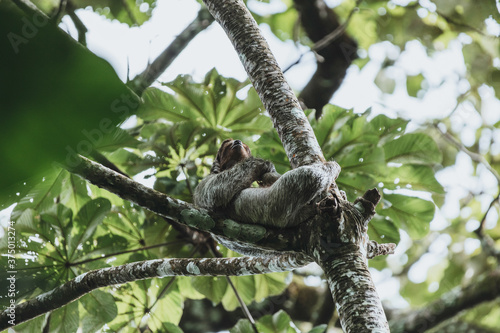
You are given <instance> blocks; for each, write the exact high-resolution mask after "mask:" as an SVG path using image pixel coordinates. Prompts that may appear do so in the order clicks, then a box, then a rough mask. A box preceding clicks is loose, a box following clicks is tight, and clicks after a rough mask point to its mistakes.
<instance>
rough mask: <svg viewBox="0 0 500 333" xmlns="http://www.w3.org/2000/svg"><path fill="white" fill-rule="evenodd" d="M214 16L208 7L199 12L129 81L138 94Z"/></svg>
mask: <svg viewBox="0 0 500 333" xmlns="http://www.w3.org/2000/svg"><path fill="white" fill-rule="evenodd" d="M213 21H214V19H213V17H212V16H211V15H210V13H209V12H208V10H207V9H206V8H202V9H201V10H200V11H199V12H198V16H197V17H196V18H195V19H194V21H193V22H191V23H190V24H189V25H188V26H187V27H186V29H184V30H183V31H182V32H181V33H180V34H179V35H178V36H177V37H176V38H175V39H174V41H173V42H172V43H171V44H170V45H169V46H168V47H167V48H166V49H165V50H164V51H163V52H162V53H161V54H160V55H159V56H158V58H156V59H155V60H154V61H153V62H152V63H150V64H148V66H147V67H146V69H145V70H144V71H143V72H142V73H141V74H138V75H137V76H136V77H135V78H134V79H133V80H131V81H130V82H129V83H128V86H129V87H130V88H131V89H132V90H133V91H134V92H135V93H136V94H137V95H139V96H140V95H141V94H142V92H143V91H144V89H146V88H147V87H149V86H150V85H151V84H152V83H153V82H154V81H155V80H156V79H157V78H158V77H159V76H160V75H161V74H162V73H163V72H164V71H165V69H166V68H167V67H168V66H170V64H171V63H172V62H173V61H174V60H175V58H177V56H178V55H179V54H180V53H181V52H182V50H184V48H185V47H186V46H187V45H188V44H189V42H190V41H191V40H192V39H193V38H194V37H195V36H196V35H197V34H198V33H200V32H201V31H203V30H205V29H206V28H207V27H208V26H209V25H210V24H212V22H213Z"/></svg>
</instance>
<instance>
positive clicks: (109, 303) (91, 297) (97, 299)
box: [79, 290, 118, 326]
mask: <svg viewBox="0 0 500 333" xmlns="http://www.w3.org/2000/svg"><path fill="white" fill-rule="evenodd" d="M79 301H80V302H81V303H82V305H83V307H84V308H85V310H86V311H87V312H88V313H89V314H90V315H91V316H92V317H93V318H98V319H99V320H100V321H101V323H102V325H101V326H103V325H104V324H105V323H107V322H110V321H111V320H113V319H114V318H115V317H116V315H117V313H118V310H117V307H116V303H115V299H114V297H113V295H111V294H110V293H107V292H104V291H101V290H94V291H92V292H91V293H90V294H87V295H85V296H84V297H82V298H80V300H79Z"/></svg>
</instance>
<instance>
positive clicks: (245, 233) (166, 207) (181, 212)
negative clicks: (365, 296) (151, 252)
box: [69, 157, 312, 261]
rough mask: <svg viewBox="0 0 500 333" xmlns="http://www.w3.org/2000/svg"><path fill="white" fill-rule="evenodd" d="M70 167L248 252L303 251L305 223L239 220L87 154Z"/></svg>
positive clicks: (119, 192) (125, 197) (172, 217)
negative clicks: (284, 224)
mask: <svg viewBox="0 0 500 333" xmlns="http://www.w3.org/2000/svg"><path fill="white" fill-rule="evenodd" d="M69 170H70V171H71V172H73V173H74V174H77V175H79V176H81V177H83V178H84V179H85V180H87V181H89V182H90V183H92V184H94V185H96V186H99V187H101V188H104V189H106V190H108V191H110V192H112V193H114V194H116V195H118V196H119V197H121V198H122V199H125V200H128V201H131V202H134V203H136V204H138V205H139V206H141V207H144V208H146V209H149V210H150V211H152V212H154V213H156V214H158V215H160V216H162V217H165V218H168V219H171V220H173V221H175V222H178V223H181V224H183V225H187V226H189V227H192V228H195V229H197V230H202V231H208V232H210V233H212V234H213V235H215V236H216V237H217V240H218V241H220V242H221V243H223V244H224V245H226V246H227V247H229V248H231V249H232V250H234V251H237V252H239V253H242V254H246V255H252V256H256V255H257V256H259V255H266V256H268V255H277V254H283V253H284V252H285V251H300V249H301V248H302V247H303V246H302V238H301V235H302V233H307V228H309V226H308V224H306V223H304V224H303V225H300V226H299V228H300V229H299V231H300V232H297V230H296V229H292V228H284V229H281V228H265V227H263V226H261V225H256V224H244V223H238V222H236V221H233V220H229V219H227V218H224V217H223V216H222V215H217V214H214V213H213V212H208V211H206V210H204V209H200V208H198V207H196V206H194V205H192V204H189V203H186V202H184V201H182V200H177V199H174V198H170V197H169V196H167V195H165V194H164V193H161V192H158V191H156V190H153V189H151V188H149V187H147V186H144V185H142V184H140V183H137V182H135V181H134V180H132V179H130V178H127V177H125V176H123V175H121V174H119V173H117V172H115V171H113V170H111V169H108V168H105V167H103V166H101V165H99V164H97V163H95V162H92V161H90V160H88V159H86V158H85V157H80V163H79V164H78V165H77V166H75V167H72V168H69ZM278 251H279V252H278ZM295 255H296V256H297V258H301V259H302V260H306V257H307V256H306V255H304V254H302V253H295ZM309 261H312V260H309Z"/></svg>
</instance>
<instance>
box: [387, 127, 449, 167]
mask: <svg viewBox="0 0 500 333" xmlns="http://www.w3.org/2000/svg"><path fill="white" fill-rule="evenodd" d="M384 151H385V159H386V161H387V162H395V163H403V164H410V163H413V164H435V163H440V162H441V158H442V156H441V152H440V151H439V148H438V146H437V145H436V142H435V141H434V140H433V139H432V138H431V137H430V136H428V135H426V134H423V133H412V134H405V135H403V136H401V137H399V138H397V139H395V140H393V141H389V142H387V143H386V144H385V145H384Z"/></svg>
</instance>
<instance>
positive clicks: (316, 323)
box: [0, 0, 500, 332]
mask: <svg viewBox="0 0 500 333" xmlns="http://www.w3.org/2000/svg"><path fill="white" fill-rule="evenodd" d="M186 3H187V1H186ZM311 3H313V2H310V1H304V0H294V1H292V0H271V1H256V0H248V1H246V4H247V6H248V8H249V9H250V12H251V14H252V16H253V18H254V19H255V20H256V22H257V23H258V24H259V27H260V28H261V30H262V31H263V32H264V34H267V35H266V38H267V39H269V40H270V41H271V42H272V43H271V42H270V43H271V46H272V47H271V50H272V51H273V52H274V46H276V49H277V50H276V51H277V52H276V53H279V54H280V56H279V57H278V58H279V59H278V60H279V61H280V66H281V68H282V69H283V70H284V71H285V76H286V78H287V79H288V80H289V81H290V82H293V84H292V88H293V89H294V90H295V92H296V94H297V96H298V99H299V101H300V102H301V103H302V107H303V108H304V114H305V117H306V118H307V120H308V122H309V123H310V125H311V128H312V130H313V134H314V136H315V137H316V139H317V141H318V145H319V147H320V148H321V151H322V154H323V156H324V158H325V159H326V160H327V161H336V162H337V163H338V164H339V165H340V167H341V169H342V171H341V173H340V175H339V177H338V178H337V180H336V184H337V186H338V188H339V189H340V190H342V191H344V192H345V194H346V198H347V199H348V200H349V201H351V202H354V201H355V200H356V198H358V197H361V196H363V194H364V193H365V192H366V191H367V190H369V189H372V188H376V189H378V191H379V192H380V193H381V195H382V197H381V200H380V202H379V203H378V205H377V206H376V208H375V211H374V216H373V218H372V220H371V222H370V224H369V227H368V236H369V239H370V240H371V241H376V242H378V243H380V244H383V243H395V244H397V245H398V246H397V248H396V251H395V254H392V255H388V256H386V255H383V256H377V257H375V258H373V259H370V260H369V261H368V266H369V267H370V273H371V275H372V277H373V280H374V282H375V286H376V288H377V291H378V294H379V295H380V298H381V301H382V305H383V308H384V311H385V315H386V316H387V319H388V322H389V327H390V329H391V332H470V331H472V330H476V331H478V332H494V331H495V330H496V329H498V327H500V319H499V318H500V306H499V305H500V303H499V295H500V270H499V267H498V265H499V259H500V226H499V223H498V221H499V210H500V208H499V206H500V205H499V195H500V190H499V186H500V176H499V172H500V112H499V111H498V110H500V101H499V98H500V39H499V35H500V14H499V11H500V4H499V3H498V1H493V0H491V1H486V0H484V1H472V0H460V1H452V2H450V1H440V0H436V1H353V0H345V1H316V2H314V3H315V4H311ZM176 6H180V7H183V6H186V8H189V10H188V9H183V10H179V9H178V8H175V7H176ZM168 11H170V12H175V13H179V14H177V15H180V14H183V15H186V16H187V15H189V17H191V19H192V22H191V23H188V24H187V25H183V26H180V25H179V26H178V27H176V29H177V30H175V31H174V29H172V31H169V30H168V29H163V30H162V29H160V30H158V31H155V32H154V34H150V35H147V34H146V33H144V35H143V36H147V38H150V40H154V38H155V37H154V36H157V35H168V36H171V39H170V40H169V41H168V42H166V43H165V45H162V52H157V53H155V54H152V52H151V51H150V50H148V49H144V50H141V54H143V56H144V57H145V58H144V59H148V61H147V63H146V62H144V63H143V66H142V68H139V69H137V68H136V67H137V66H135V65H134V62H133V61H134V60H133V59H132V56H131V60H130V64H123V63H122V62H120V61H118V60H116V59H119V58H120V57H121V56H123V57H125V56H124V55H120V54H118V52H117V51H115V54H113V53H112V52H111V51H109V50H108V51H106V52H109V53H108V54H107V56H103V57H104V58H106V60H104V59H103V58H101V57H100V56H98V55H96V54H99V55H101V56H102V54H106V52H104V51H103V50H104V48H103V49H101V50H100V49H99V47H97V46H96V45H100V44H99V42H96V41H98V40H99V38H101V39H102V40H104V41H105V42H106V38H113V37H107V36H108V35H106V34H105V32H106V31H105V30H104V27H109V28H110V30H112V29H111V28H112V27H114V26H118V25H119V26H120V29H123V31H127V33H132V32H135V31H147V29H148V24H150V25H153V24H158V23H155V22H158V20H160V21H161V18H162V15H167V14H165V12H168ZM177 11H179V12H177ZM0 15H1V17H2V19H1V20H0V34H1V36H2V39H1V41H0V49H1V50H2V52H0V105H1V107H0V110H1V116H2V121H0V129H1V130H2V133H3V139H2V140H1V143H0V153H1V154H2V156H3V161H4V163H2V165H1V166H0V209H1V211H0V223H1V224H2V230H1V231H0V235H2V236H1V238H0V254H2V256H1V257H0V262H1V267H5V268H6V269H2V270H1V272H0V280H1V281H8V283H5V284H4V283H3V282H2V284H1V286H2V290H1V291H0V296H1V297H0V305H1V306H2V308H1V309H2V310H3V309H4V308H6V309H8V307H9V305H10V304H11V300H12V299H14V300H15V303H16V304H18V303H20V302H22V301H25V300H31V299H35V297H37V296H39V295H41V294H43V293H46V292H49V291H51V290H54V289H55V288H58V287H61V286H63V285H64V284H65V283H68V281H70V282H71V281H75V280H74V279H75V278H76V277H77V276H81V274H84V273H87V272H90V271H92V270H103V269H112V268H113V267H118V266H120V265H127V264H133V263H136V262H141V261H144V260H148V261H149V260H163V259H166V260H169V259H173V260H176V259H177V258H185V259H190V258H192V259H201V258H215V259H217V258H218V259H222V258H231V259H232V258H238V257H240V254H238V253H236V252H235V251H232V250H230V249H228V248H226V247H225V246H222V245H220V244H217V243H216V238H214V237H213V234H211V233H210V232H208V231H210V228H208V227H206V225H203V224H196V225H194V224H193V225H186V224H179V223H178V221H177V220H176V219H174V218H168V217H166V216H165V215H162V214H159V213H158V211H155V210H154V209H152V208H151V207H152V206H148V204H147V201H148V200H146V199H144V202H146V204H141V203H138V201H135V203H134V202H132V201H133V200H132V201H131V200H130V199H129V200H127V199H124V198H123V196H122V195H121V194H120V193H121V192H120V191H123V189H119V184H118V183H113V179H114V178H112V177H114V176H112V175H114V174H120V175H122V176H124V178H127V179H129V180H130V181H136V182H137V183H142V184H146V185H147V186H149V187H151V188H152V189H154V190H156V191H158V192H161V193H163V194H164V195H166V197H168V198H169V199H168V200H171V201H168V202H169V204H170V202H173V203H175V204H178V205H179V207H192V206H189V205H190V204H191V203H192V202H193V200H192V195H193V191H194V189H195V188H196V186H197V184H198V183H199V182H200V180H201V179H203V178H204V177H205V176H207V175H208V174H209V173H210V168H211V166H212V163H213V160H214V157H215V154H216V153H217V150H218V148H219V146H220V144H221V142H222V141H223V140H225V139H228V138H234V139H239V140H242V141H243V142H245V143H246V144H248V146H249V147H250V149H251V150H252V152H253V153H254V155H255V156H257V157H259V158H262V159H266V160H269V161H271V162H272V163H273V164H274V166H275V167H276V170H277V171H278V172H279V173H281V174H283V173H285V172H287V171H289V170H290V169H291V165H290V162H291V161H290V159H289V156H287V153H288V152H287V151H286V150H285V149H284V147H283V143H282V140H280V136H279V134H278V132H277V131H276V129H275V128H274V127H273V121H275V120H274V118H273V116H272V115H270V114H269V110H268V108H266V107H264V105H263V103H262V100H261V97H259V96H260V95H259V93H260V92H259V91H258V90H256V88H254V87H253V86H252V84H251V82H250V80H248V79H247V78H246V77H245V78H241V77H234V76H233V75H231V74H230V73H228V72H227V69H224V66H222V67H221V65H220V64H218V65H217V66H216V65H215V64H211V63H209V60H207V59H211V58H210V56H209V55H208V54H210V53H212V52H213V53H214V54H217V52H221V50H225V49H224V47H225V46H224V45H223V42H221V41H220V40H217V39H215V38H214V39H213V40H209V45H210V47H209V48H208V47H207V46H206V45H207V42H206V41H202V40H203V39H204V38H206V36H214V34H210V35H208V34H209V33H210V31H212V30H211V29H215V28H213V27H214V26H215V25H217V24H218V23H217V22H214V18H213V17H212V16H211V15H210V13H209V12H208V11H207V9H206V7H205V5H204V4H203V2H201V1H194V0H193V1H189V5H187V4H184V3H183V4H182V5H181V4H180V2H165V3H160V2H156V1H152V0H148V1H128V0H127V1H123V2H110V1H105V0H95V1H75V0H67V1H60V2H59V1H46V0H38V1H33V2H29V1H26V0H16V1H10V0H0ZM89 17H92V18H93V19H89ZM95 20H98V21H99V22H104V24H103V25H97V24H96V23H95V22H96V21H95ZM188 21H189V20H186V22H188ZM165 24H166V23H165ZM94 25H95V26H94ZM95 27H99V29H101V30H98V33H96V32H95V31H97V30H96V28H95ZM113 33H114V35H110V36H114V38H118V36H119V34H117V33H116V32H113ZM99 34H102V35H103V36H104V37H98V35H99ZM127 36H129V35H127ZM216 36H219V37H218V38H224V39H226V40H227V39H228V37H227V36H226V35H224V34H223V33H222V31H221V34H219V35H216ZM94 38H95V40H94ZM145 38H146V37H145ZM102 40H101V42H100V43H102ZM226 40H225V41H224V42H226ZM105 42H104V43H105ZM148 42H150V43H151V41H148ZM110 43H111V42H110ZM129 44H132V39H131V41H129ZM188 45H189V47H188ZM191 45H192V46H193V47H191ZM200 45H201V46H200ZM129 47H130V48H138V47H137V46H134V45H129ZM203 47H205V49H203ZM292 49H293V50H294V51H293V52H294V53H290V54H289V55H288V57H287V58H284V56H283V53H285V54H286V53H287V52H288V50H292ZM3 50H6V51H3ZM280 50H286V51H285V52H283V51H280ZM205 52H206V54H207V57H206V58H204V57H203V53H205ZM280 52H281V53H280ZM109 54H112V55H111V56H110V55H109ZM131 54H133V53H132V52H131ZM237 55H238V54H237V52H236V51H234V58H235V59H236V60H237V59H238V58H237ZM126 56H127V57H128V56H129V55H126ZM193 57H195V59H197V61H196V62H199V63H203V66H204V67H202V68H210V69H209V70H206V71H205V72H204V73H203V75H199V72H196V70H194V69H193V70H185V71H181V70H180V69H182V68H186V67H185V66H186V65H185V64H184V65H179V63H182V61H183V59H185V60H184V61H185V63H187V64H188V66H192V67H193V68H195V67H197V66H198V65H197V64H196V63H195V62H193V61H192V59H193ZM240 58H242V57H241V56H240ZM224 59H225V58H224ZM242 61H244V59H242ZM129 65H130V66H129ZM238 65H239V66H241V65H240V64H239V63H238ZM183 66H184V67H183ZM227 66H228V67H229V68H230V66H233V65H232V64H228V65H227ZM440 66H441V67H440ZM213 67H215V68H213ZM242 68H243V67H242ZM124 73H125V75H124ZM221 73H224V74H221ZM304 73H305V75H304ZM162 75H168V77H169V79H163V77H164V76H162ZM236 76H237V75H236ZM360 82H362V84H360ZM364 100H368V101H370V102H371V103H370V107H369V108H363V109H360V105H366V103H367V102H366V101H364ZM82 156H83V157H82ZM80 158H84V159H85V161H89V162H88V163H89V164H86V165H87V166H89V165H90V166H89V169H88V170H90V169H92V168H95V170H101V169H102V170H103V169H108V170H112V172H114V174H112V173H109V174H107V175H108V176H104V178H105V180H106V181H107V183H108V187H107V188H108V190H106V189H103V188H101V187H102V186H101V185H99V184H95V183H93V182H92V181H91V178H90V177H86V174H85V173H84V172H82V171H81V170H80V171H75V170H76V169H75V168H77V167H78V165H80V162H81V161H80ZM100 168H101V169H100ZM92 170H94V169H92ZM110 175H111V176H110ZM120 184H121V183H120ZM97 185H99V186H97ZM113 186H115V187H116V191H113V190H112V189H113ZM110 188H111V190H110ZM148 198H149V197H148ZM183 205H184V206H183ZM207 223H208V222H207ZM242 230H243V231H242ZM245 230H247V229H237V231H234V230H232V232H234V233H237V234H238V237H242V234H245ZM252 230H253V229H252ZM252 232H253V231H252ZM252 235H253V234H252ZM250 237H253V236H249V238H250ZM9 251H13V252H9ZM287 258H288V257H287ZM295 259H297V258H295ZM229 262H230V261H229ZM171 263H172V266H173V267H175V264H176V263H178V262H177V261H172V262H171ZM179 263H182V262H179ZM238 263H240V262H238ZM230 266H231V265H228V266H227V267H230ZM14 272H15V273H14ZM222 272H224V271H223V270H222ZM13 275H15V278H14V280H13V279H12V276H13ZM180 275H181V274H178V276H175V275H174V276H169V277H163V278H157V277H153V278H148V279H144V280H138V281H134V282H128V283H123V284H116V285H112V284H111V285H109V286H106V287H103V288H100V289H96V290H93V291H92V292H90V293H88V294H86V295H84V296H83V297H81V298H78V299H77V300H75V301H72V302H70V303H68V304H67V305H64V306H61V307H58V308H57V309H54V310H53V311H50V312H48V313H44V314H43V315H41V316H39V317H36V318H34V319H31V320H29V321H26V322H24V323H21V324H19V325H17V326H15V327H14V329H15V330H16V331H19V332H22V331H41V330H43V329H46V330H49V331H50V332H75V331H77V330H78V329H80V330H81V331H83V332H97V331H103V332H105V331H111V332H129V331H130V332H133V331H134V332H137V331H140V332H157V331H158V332H160V331H161V332H182V331H183V332H217V331H223V330H226V331H227V330H229V331H231V332H253V331H255V329H257V330H258V331H259V332H261V331H262V332H283V331H286V332H298V331H303V332H323V331H325V330H328V332H335V331H340V329H339V326H340V324H339V322H340V319H339V313H338V312H336V311H335V304H334V302H333V301H332V294H331V293H330V291H329V286H328V283H327V281H326V280H327V277H326V276H325V274H324V272H322V271H321V270H320V269H319V267H318V266H314V265H309V266H305V267H304V268H299V269H296V270H293V271H292V272H281V271H280V272H275V273H270V274H256V275H248V276H232V277H231V278H227V277H225V276H224V275H229V274H221V276H218V277H211V276H192V277H190V276H180ZM9 278H10V280H9ZM13 281H15V283H14V282H13ZM4 285H5V287H4ZM12 291H14V293H15V296H14V295H11V294H10V293H11V292H12ZM7 311H8V310H7ZM239 319H240V320H239ZM238 320H239V321H238ZM253 320H255V322H256V323H253ZM2 327H3V326H2Z"/></svg>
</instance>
